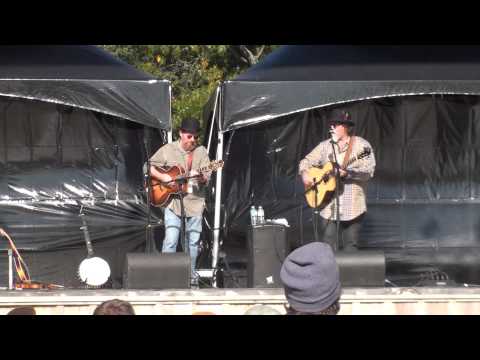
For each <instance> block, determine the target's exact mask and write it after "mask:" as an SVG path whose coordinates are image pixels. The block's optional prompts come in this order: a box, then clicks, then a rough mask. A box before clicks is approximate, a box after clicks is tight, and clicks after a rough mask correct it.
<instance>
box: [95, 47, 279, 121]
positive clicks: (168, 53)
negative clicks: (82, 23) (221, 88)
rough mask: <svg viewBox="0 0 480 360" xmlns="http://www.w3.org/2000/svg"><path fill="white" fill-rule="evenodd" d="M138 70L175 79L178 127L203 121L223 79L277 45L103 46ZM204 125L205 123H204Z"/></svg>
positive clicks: (253, 61) (173, 114)
mask: <svg viewBox="0 0 480 360" xmlns="http://www.w3.org/2000/svg"><path fill="white" fill-rule="evenodd" d="M101 46H102V47H103V48H104V49H105V50H107V51H109V52H111V53H112V54H114V55H115V56H118V57H119V58H120V59H122V60H123V61H125V62H127V63H129V64H130V65H133V66H135V67H136V68H137V69H139V70H142V71H144V72H146V73H149V74H151V75H153V76H154V77H156V78H158V79H166V80H170V81H171V82H172V118H173V126H174V128H175V129H176V128H178V126H179V124H180V122H181V119H183V118H184V117H186V116H193V117H196V118H198V119H200V121H201V114H202V109H203V106H204V105H205V103H206V102H207V101H208V98H209V97H210V95H211V94H212V93H213V91H214V90H215V88H216V87H217V86H218V84H219V83H220V81H224V80H228V79H232V78H234V77H235V76H236V75H238V74H239V73H240V72H242V71H244V70H245V69H246V68H248V67H249V66H251V65H253V64H254V63H255V62H257V61H258V60H260V59H261V58H262V57H264V56H265V55H267V54H268V53H270V52H271V51H272V50H274V49H275V48H276V47H277V46H275V45H248V46H246V45H101ZM202 125H203V124H202Z"/></svg>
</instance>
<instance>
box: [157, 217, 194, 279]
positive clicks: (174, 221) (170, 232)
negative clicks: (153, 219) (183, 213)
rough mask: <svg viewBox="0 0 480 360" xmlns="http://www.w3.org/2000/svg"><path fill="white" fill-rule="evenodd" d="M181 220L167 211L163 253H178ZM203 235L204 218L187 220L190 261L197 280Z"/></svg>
mask: <svg viewBox="0 0 480 360" xmlns="http://www.w3.org/2000/svg"><path fill="white" fill-rule="evenodd" d="M180 226H181V220H180V217H179V216H177V215H176V214H175V213H174V212H173V211H172V210H170V209H167V208H166V209H165V239H164V240H163V245H162V252H164V253H174V252H175V251H177V244H178V239H179V238H180ZM201 233H202V217H201V216H192V217H187V218H186V219H185V237H186V240H187V243H188V244H190V259H191V262H192V268H191V274H192V279H196V278H197V274H196V272H195V263H196V261H197V255H198V243H199V242H200V234H201Z"/></svg>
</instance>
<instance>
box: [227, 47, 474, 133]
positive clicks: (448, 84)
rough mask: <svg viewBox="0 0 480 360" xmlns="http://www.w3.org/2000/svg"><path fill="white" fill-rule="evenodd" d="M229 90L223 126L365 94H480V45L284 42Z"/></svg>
mask: <svg viewBox="0 0 480 360" xmlns="http://www.w3.org/2000/svg"><path fill="white" fill-rule="evenodd" d="M222 91H223V95H222V102H223V103H222V108H223V114H222V116H221V121H220V128H221V131H229V130H233V129H237V128H241V127H244V126H250V125H255V124H258V123H261V122H264V121H270V120H273V119H276V118H278V117H281V116H285V115H288V114H292V113H295V112H301V111H306V110H309V109H313V108H318V107H324V106H329V105H336V104H342V103H346V102H352V101H359V100H365V99H373V98H381V97H391V96H407V95H419V94H462V95H480V46H463V45H462V46H446V45H441V46H440V45H430V46H420V45H415V46H383V45H382V46H360V45H357V46H354V45H291V46H283V47H280V48H279V49H277V50H276V51H274V52H272V53H271V54H270V55H269V56H267V57H266V58H265V59H264V60H263V61H261V62H260V63H258V64H257V65H255V66H253V67H251V68H250V69H249V70H247V71H246V72H244V73H243V74H240V75H239V76H238V77H236V78H235V79H234V80H232V81H227V82H225V83H224V84H223V88H222Z"/></svg>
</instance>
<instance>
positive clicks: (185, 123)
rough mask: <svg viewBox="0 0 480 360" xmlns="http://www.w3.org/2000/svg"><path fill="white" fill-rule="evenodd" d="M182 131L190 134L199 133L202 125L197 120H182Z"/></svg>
mask: <svg viewBox="0 0 480 360" xmlns="http://www.w3.org/2000/svg"><path fill="white" fill-rule="evenodd" d="M180 129H181V130H182V131H185V132H189V133H198V132H199V130H200V123H199V122H198V120H197V119H194V118H186V119H183V120H182V124H181V125H180Z"/></svg>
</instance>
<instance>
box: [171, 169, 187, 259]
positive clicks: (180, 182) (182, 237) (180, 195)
mask: <svg viewBox="0 0 480 360" xmlns="http://www.w3.org/2000/svg"><path fill="white" fill-rule="evenodd" d="M188 179H189V178H188V177H186V178H179V179H175V180H173V181H176V182H177V183H178V185H179V188H180V191H179V193H178V198H179V199H180V244H182V248H183V252H184V253H185V254H187V255H188V256H190V244H187V242H186V234H185V228H186V226H185V218H186V214H185V204H184V203H183V191H181V189H182V186H183V185H184V184H186V183H187V182H188Z"/></svg>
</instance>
